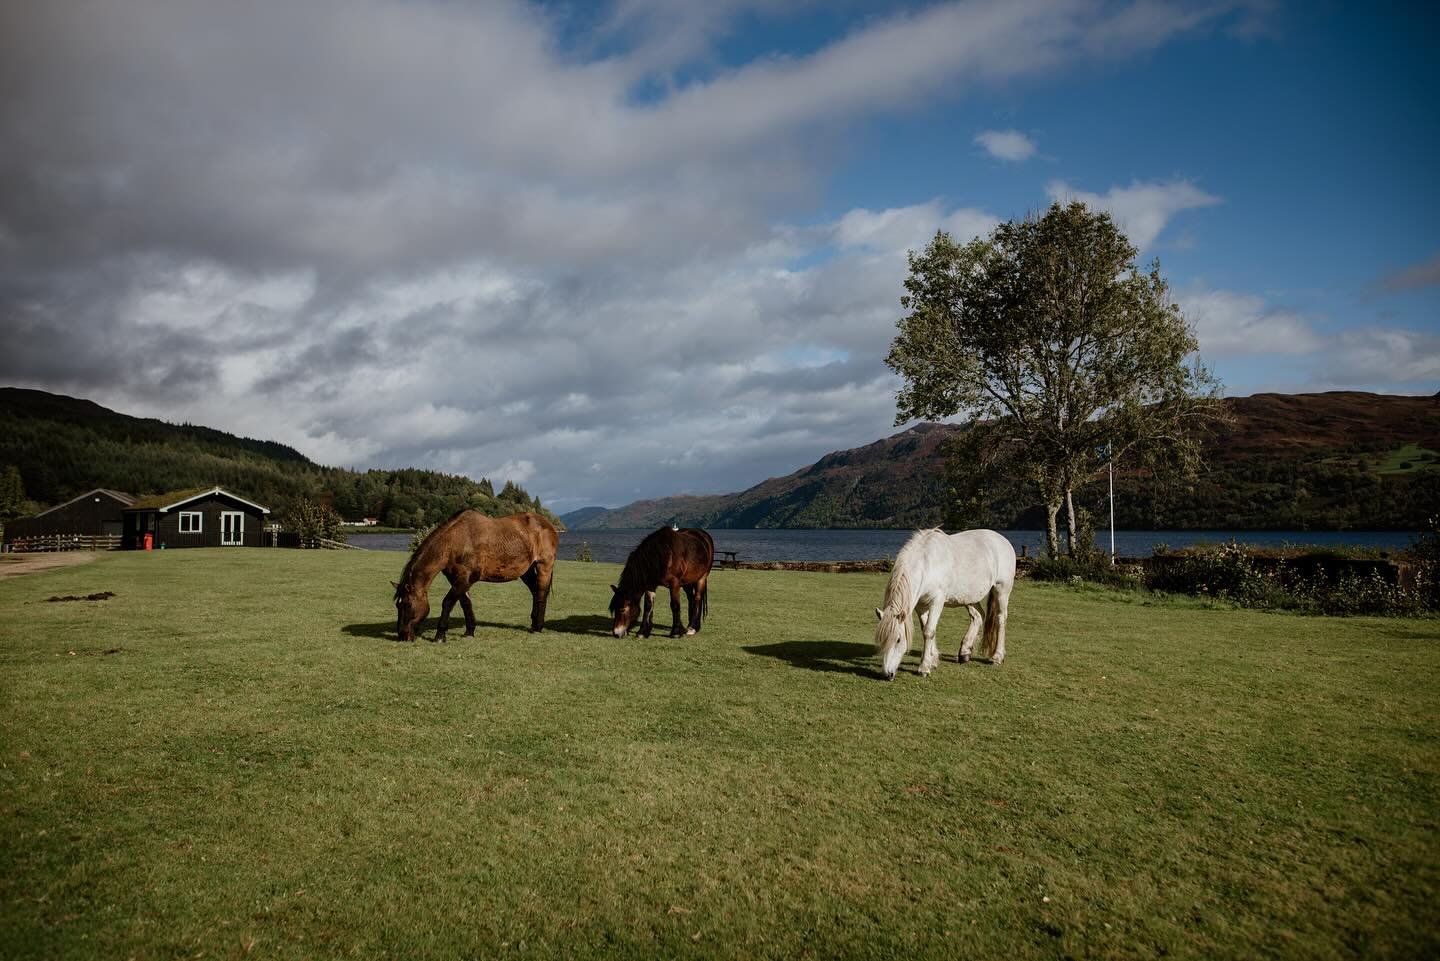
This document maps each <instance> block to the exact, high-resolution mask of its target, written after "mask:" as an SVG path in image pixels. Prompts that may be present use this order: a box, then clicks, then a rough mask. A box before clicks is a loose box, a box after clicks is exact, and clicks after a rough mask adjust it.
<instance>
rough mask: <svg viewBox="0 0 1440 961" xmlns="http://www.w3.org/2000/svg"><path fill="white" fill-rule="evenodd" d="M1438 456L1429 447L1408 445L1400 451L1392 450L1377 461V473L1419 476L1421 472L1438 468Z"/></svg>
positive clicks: (1439, 456)
mask: <svg viewBox="0 0 1440 961" xmlns="http://www.w3.org/2000/svg"><path fill="white" fill-rule="evenodd" d="M1437 458H1440V455H1437V454H1436V453H1435V452H1434V451H1433V450H1430V449H1429V448H1428V447H1421V446H1420V445H1419V444H1406V445H1405V446H1404V447H1401V448H1399V449H1398V450H1392V451H1391V452H1390V453H1388V454H1383V455H1381V456H1380V457H1378V458H1376V460H1375V473H1377V474H1412V473H1414V474H1418V473H1420V472H1421V471H1426V470H1431V469H1433V468H1435V467H1436V466H1437V464H1436V461H1437Z"/></svg>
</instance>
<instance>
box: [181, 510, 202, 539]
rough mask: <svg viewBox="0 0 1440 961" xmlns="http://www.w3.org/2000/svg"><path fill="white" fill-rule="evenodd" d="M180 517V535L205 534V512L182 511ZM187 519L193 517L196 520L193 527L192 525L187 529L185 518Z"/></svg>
mask: <svg viewBox="0 0 1440 961" xmlns="http://www.w3.org/2000/svg"><path fill="white" fill-rule="evenodd" d="M179 517H180V520H179V521H178V523H179V525H180V533H182V534H200V533H203V532H204V530H205V513H204V511H180V512H179ZM187 517H193V518H194V519H195V520H194V522H193V523H192V525H191V526H190V527H186V526H185V518H187Z"/></svg>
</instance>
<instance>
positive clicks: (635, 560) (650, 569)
mask: <svg viewBox="0 0 1440 961" xmlns="http://www.w3.org/2000/svg"><path fill="white" fill-rule="evenodd" d="M669 530H670V528H668V527H662V528H660V529H659V530H658V531H655V532H653V533H651V534H648V535H646V537H645V539H644V540H643V541H641V542H640V543H639V544H636V545H635V549H634V550H633V551H631V552H630V556H629V557H627V558H625V569H624V570H622V571H621V572H620V585H619V586H620V594H621V595H631V594H638V593H641V592H643V591H648V590H650V589H651V588H652V587H654V586H655V585H656V584H658V583H660V578H662V577H664V576H665V551H664V549H663V544H664V540H663V537H664V535H665V534H666V533H667V532H669Z"/></svg>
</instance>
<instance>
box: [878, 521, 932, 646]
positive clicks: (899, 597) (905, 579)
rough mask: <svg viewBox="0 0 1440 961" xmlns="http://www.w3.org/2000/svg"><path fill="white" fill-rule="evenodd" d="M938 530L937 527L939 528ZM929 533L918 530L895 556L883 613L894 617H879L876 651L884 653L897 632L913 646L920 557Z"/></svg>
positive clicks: (886, 590) (895, 637) (906, 642)
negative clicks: (911, 615)
mask: <svg viewBox="0 0 1440 961" xmlns="http://www.w3.org/2000/svg"><path fill="white" fill-rule="evenodd" d="M936 530H938V528H936ZM929 533H930V531H929V530H923V531H916V532H915V533H914V534H913V535H911V537H910V539H909V540H908V541H906V542H905V546H904V547H902V548H900V553H899V554H896V555H895V566H894V567H893V568H891V570H890V580H889V582H888V583H887V584H886V585H885V603H884V605H882V608H881V609H882V610H883V611H884V613H886V614H893V615H894V617H893V618H891V619H887V618H885V617H881V618H880V624H879V625H878V626H877V628H876V630H875V649H876V650H877V651H879V650H882V649H883V648H885V647H886V646H887V645H888V644H890V643H892V642H894V641H895V640H896V639H897V632H903V636H904V639H905V645H906V647H907V648H908V647H909V646H910V630H911V625H910V614H911V612H912V611H914V610H915V603H916V601H918V600H919V598H917V597H916V596H915V591H916V589H917V588H916V583H915V580H916V576H917V573H918V571H917V568H918V567H919V565H920V563H921V561H920V559H919V554H920V551H921V547H920V545H921V544H922V543H924V541H925V540H926V537H925V535H926V534H929Z"/></svg>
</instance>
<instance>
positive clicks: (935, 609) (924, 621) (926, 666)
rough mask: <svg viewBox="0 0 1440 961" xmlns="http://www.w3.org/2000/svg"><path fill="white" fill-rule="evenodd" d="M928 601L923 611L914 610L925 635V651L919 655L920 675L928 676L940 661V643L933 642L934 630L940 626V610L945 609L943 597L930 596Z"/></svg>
mask: <svg viewBox="0 0 1440 961" xmlns="http://www.w3.org/2000/svg"><path fill="white" fill-rule="evenodd" d="M928 601H929V605H930V606H929V607H928V608H926V609H925V610H924V611H923V612H922V611H920V610H919V609H917V610H916V612H915V613H916V614H917V615H919V617H920V627H921V630H922V631H923V633H924V635H925V653H924V654H922V655H921V656H920V676H921V677H929V676H930V672H931V671H933V670H935V665H937V664H939V663H940V645H939V644H937V643H936V642H935V631H936V629H937V628H939V626H940V612H941V611H943V610H945V602H944V600H943V599H941V598H938V597H932V598H929V599H928ZM921 603H922V604H923V603H925V602H923V601H922V602H921Z"/></svg>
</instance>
